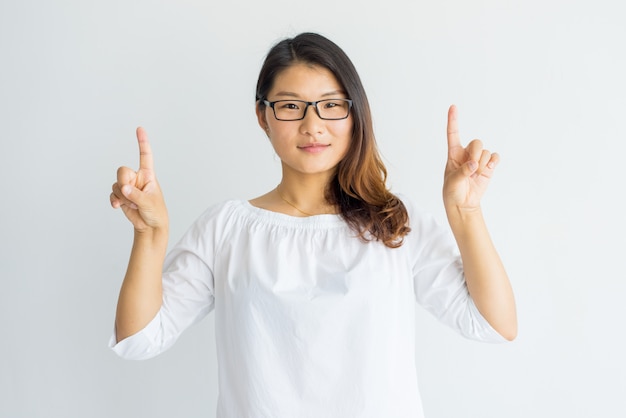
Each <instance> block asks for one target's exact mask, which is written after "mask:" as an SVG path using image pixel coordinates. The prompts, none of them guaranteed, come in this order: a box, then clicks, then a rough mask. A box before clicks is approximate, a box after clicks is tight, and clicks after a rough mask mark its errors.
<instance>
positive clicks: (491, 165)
mask: <svg viewBox="0 0 626 418" xmlns="http://www.w3.org/2000/svg"><path fill="white" fill-rule="evenodd" d="M447 137H448V160H447V164H446V169H445V174H444V186H443V200H444V206H445V209H446V214H447V217H448V222H449V223H450V227H451V229H452V232H453V234H454V237H455V239H456V241H457V245H458V247H459V250H460V253H461V258H462V260H463V269H464V271H465V279H466V282H467V287H468V290H469V293H470V295H471V297H472V299H473V300H474V303H475V304H476V307H477V308H478V310H479V311H480V313H481V314H482V315H483V316H484V317H485V319H486V320H487V321H488V322H489V324H490V325H491V326H492V327H493V328H494V329H495V330H496V331H498V333H500V334H501V335H502V336H503V337H504V338H506V339H507V340H513V339H515V337H516V336H517V313H516V308H515V298H514V296H513V290H512V287H511V283H510V281H509V278H508V275H507V273H506V270H505V268H504V265H503V264H502V261H501V260H500V256H499V255H498V252H497V251H496V249H495V247H494V245H493V242H492V240H491V237H490V235H489V231H488V229H487V225H486V223H485V220H484V218H483V214H482V210H481V207H480V200H481V198H482V196H483V194H484V193H485V191H486V189H487V186H488V185H489V181H490V179H491V177H492V176H493V173H494V170H495V168H496V166H497V164H498V162H499V161H500V157H499V156H498V154H496V153H491V152H489V151H488V150H486V149H484V148H483V144H482V142H481V141H480V140H477V139H475V140H473V141H471V142H470V143H469V144H468V145H467V147H463V146H462V145H461V140H460V137H459V130H458V122H457V109H456V106H454V105H453V106H451V107H450V110H449V111H448V133H447Z"/></svg>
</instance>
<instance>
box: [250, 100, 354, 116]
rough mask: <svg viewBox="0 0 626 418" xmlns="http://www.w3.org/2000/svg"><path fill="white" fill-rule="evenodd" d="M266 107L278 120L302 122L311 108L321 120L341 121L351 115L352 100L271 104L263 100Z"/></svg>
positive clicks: (293, 101) (279, 102) (276, 102)
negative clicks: (270, 109) (310, 107)
mask: <svg viewBox="0 0 626 418" xmlns="http://www.w3.org/2000/svg"><path fill="white" fill-rule="evenodd" d="M262 102H263V103H264V104H265V106H269V107H271V108H272V110H273V111H274V117H275V118H276V119H277V120H302V119H304V117H305V116H306V111H307V109H308V108H309V106H313V107H314V108H315V112H316V113H317V116H319V117H320V119H324V120H341V119H345V118H347V117H348V116H349V115H350V109H352V100H350V99H324V100H318V101H316V102H307V101H305V100H277V101H275V102H270V101H267V100H262Z"/></svg>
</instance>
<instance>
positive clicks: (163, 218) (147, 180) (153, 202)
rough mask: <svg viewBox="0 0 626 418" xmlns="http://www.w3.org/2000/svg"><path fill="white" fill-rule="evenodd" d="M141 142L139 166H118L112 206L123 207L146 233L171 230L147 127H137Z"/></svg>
mask: <svg viewBox="0 0 626 418" xmlns="http://www.w3.org/2000/svg"><path fill="white" fill-rule="evenodd" d="M137 142H138V143H139V170H137V171H135V170H133V169H131V168H128V167H120V168H118V169H117V181H116V182H115V183H113V192H112V193H111V197H110V199H111V206H112V207H113V208H115V209H117V208H122V211H123V212H124V215H126V217H127V218H128V220H129V221H130V222H131V223H132V224H133V226H134V227H135V231H137V232H140V233H143V232H150V231H157V230H165V231H166V230H167V228H168V223H169V220H168V215H167V208H166V206H165V200H164V199H163V193H162V192H161V187H160V186H159V183H158V182H157V179H156V175H155V173H154V161H153V159H152V149H151V148H150V142H148V136H147V135H146V131H145V130H144V129H143V128H141V127H139V128H137Z"/></svg>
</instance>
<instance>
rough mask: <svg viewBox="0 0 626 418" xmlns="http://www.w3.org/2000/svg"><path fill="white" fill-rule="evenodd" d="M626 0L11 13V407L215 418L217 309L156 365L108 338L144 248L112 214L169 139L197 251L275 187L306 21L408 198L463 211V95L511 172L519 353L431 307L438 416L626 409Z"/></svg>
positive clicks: (7, 65) (1, 253)
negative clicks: (117, 193)
mask: <svg viewBox="0 0 626 418" xmlns="http://www.w3.org/2000/svg"><path fill="white" fill-rule="evenodd" d="M621 7H623V6H621V2H619V1H617V0H615V1H602V0H600V1H595V2H583V1H551V0H543V1H539V0H529V1H524V2H516V1H512V0H500V1H496V0H483V1H463V0H443V1H437V2H434V1H428V2H427V1H422V0H415V1H408V0H406V1H399V0H387V1H362V0H360V1H356V0H350V1H327V0H317V1H313V2H294V1H274V2H271V1H264V2H256V1H248V2H238V1H233V2H209V1H192V0H186V1H147V0H143V1H139V0H137V1H119V0H112V1H106V2H104V1H99V2H98V1H78V0H74V1H72V0H65V1H61V0H57V1H42V0H22V1H19V2H16V1H13V2H11V1H8V0H2V1H1V2H0V60H1V62H0V141H1V142H0V144H1V149H0V196H1V198H2V204H1V205H0V211H1V212H0V213H1V216H0V278H1V280H2V291H1V292H0V416H1V417H7V418H21V417H24V418H26V417H28V418H32V417H77V418H78V417H80V418H83V417H113V416H115V417H137V416H150V417H154V418H158V417H173V416H177V417H183V416H184V417H211V416H214V413H215V401H216V390H217V389H216V381H217V379H216V373H217V371H216V367H217V366H216V362H215V350H214V346H215V344H214V334H213V319H212V317H208V318H207V319H206V320H204V321H203V322H201V324H199V325H197V326H195V327H193V328H191V329H190V330H188V332H187V333H186V334H184V335H183V337H182V338H181V340H179V342H178V343H177V345H176V346H175V347H174V348H173V349H171V350H170V351H169V352H167V353H165V354H163V355H162V356H160V357H158V358H156V359H153V360H150V361H145V362H129V361H124V360H121V359H119V358H117V357H116V356H115V355H114V354H113V353H112V352H111V351H110V350H109V349H108V348H107V340H108V338H109V335H110V333H111V331H112V326H113V319H114V312H115V304H116V299H117V292H118V290H119V286H120V284H121V280H122V277H123V274H124V270H125V265H126V262H127V258H128V253H129V249H130V245H131V240H132V230H131V227H130V224H129V223H128V222H127V221H126V220H125V219H124V217H123V215H122V214H121V212H119V211H114V210H113V209H111V208H110V206H109V192H110V186H111V184H112V183H113V181H114V179H115V170H116V169H117V167H118V166H120V165H129V166H132V167H136V166H137V162H138V150H137V145H136V140H135V136H134V130H135V127H136V126H138V125H142V126H144V127H145V128H146V129H147V131H148V134H149V136H150V138H151V141H152V146H153V151H154V155H155V158H156V169H157V174H158V176H159V179H160V181H161V184H162V187H163V189H164V192H165V194H166V199H167V203H168V208H169V212H170V216H171V239H172V241H174V240H177V239H178V238H179V237H180V236H181V234H182V233H183V232H184V231H185V230H186V228H187V227H188V226H189V224H191V222H192V221H193V220H194V219H195V218H196V217H197V216H198V215H199V214H200V213H201V212H202V211H203V210H204V209H205V208H206V207H207V206H208V205H210V204H213V203H215V202H218V201H221V200H224V199H227V198H252V197H254V196H257V195H259V194H262V193H264V192H266V191H267V190H269V189H271V188H273V187H274V186H275V185H276V183H277V182H278V179H279V162H278V159H277V158H276V157H275V156H274V154H273V152H272V150H271V148H270V146H269V144H268V143H267V140H266V139H265V136H264V135H263V133H262V132H261V130H260V129H259V128H258V127H257V126H256V120H255V116H254V88H255V83H256V76H257V73H258V70H259V68H260V65H261V62H262V60H263V57H264V54H265V53H266V52H267V50H268V49H269V47H270V46H271V45H272V44H274V43H275V42H276V41H277V40H279V39H281V38H283V37H284V36H291V35H295V34H297V33H298V32H301V31H316V32H320V33H322V34H324V35H326V36H328V37H330V38H331V39H333V40H334V41H335V42H337V43H338V44H339V45H340V46H341V47H342V48H343V49H344V50H345V51H346V52H347V53H348V55H349V56H350V57H351V58H352V59H353V61H354V63H355V65H356V66H357V69H358V70H359V72H360V74H361V76H362V79H363V82H364V84H365V87H366V90H367V92H368V94H369V99H370V102H371V105H372V108H373V112H374V122H375V128H376V133H377V137H378V142H379V146H380V149H381V151H382V153H383V155H384V158H385V161H386V163H387V165H388V168H389V180H390V185H391V186H392V188H393V190H394V191H397V192H402V193H405V194H407V195H409V196H410V197H411V198H412V199H414V200H415V201H416V202H418V203H419V204H420V205H421V206H422V207H424V208H425V209H427V210H429V211H431V212H433V213H434V214H435V215H436V216H437V217H439V218H440V219H442V220H443V219H444V218H443V207H442V204H441V199H440V188H441V177H442V176H441V174H442V171H443V164H444V161H445V157H446V155H445V153H446V145H445V122H446V111H447V107H448V106H449V105H450V104H451V103H456V104H457V105H458V106H459V111H460V128H461V134H462V137H463V139H464V140H465V142H467V141H469V140H470V139H473V138H475V137H480V138H481V139H483V140H484V141H485V144H486V145H487V146H488V147H489V148H490V149H492V150H494V151H498V152H499V153H500V154H501V156H502V162H501V164H500V166H499V168H498V170H497V173H496V177H495V179H494V181H493V183H492V186H491V188H490V190H489V191H488V195H487V196H486V198H485V199H484V211H485V212H486V215H487V220H488V224H489V226H490V228H491V231H492V235H493V238H494V240H495V242H496V244H497V246H498V248H499V250H500V252H501V255H502V258H503V259H504V261H505V263H506V265H507V268H508V271H509V274H510V276H511V280H512V282H513V285H514V288H515V291H516V295H517V301H518V311H519V325H520V332H519V337H518V339H517V340H516V341H515V342H514V343H512V344H505V345H496V346H492V345H485V344H480V343H474V342H470V341H466V340H464V339H462V338H461V337H459V336H457V335H456V334H454V333H453V332H451V331H449V330H448V329H446V328H444V327H443V326H441V325H440V324H438V323H436V322H435V321H434V320H433V319H432V318H431V317H430V316H429V315H428V314H427V313H425V312H424V311H423V310H419V313H418V318H417V319H418V329H417V330H416V331H417V333H418V339H419V342H420V344H419V348H418V350H417V352H416V356H417V361H418V365H419V373H420V382H419V383H420V386H421V390H422V395H423V400H424V406H425V410H426V414H427V417H429V418H449V417H476V418H490V417H494V418H495V417H498V418H500V417H533V418H540V417H541V418H544V417H545V418H548V417H550V418H553V417H569V418H575V417H624V416H626V405H625V403H624V400H623V397H624V394H625V393H626V365H625V361H624V354H623V353H625V352H626V340H625V337H624V333H623V330H624V320H625V319H626V308H625V307H624V304H623V299H624V294H625V293H626V280H625V278H626V277H625V274H624V264H625V263H624V250H626V242H625V238H624V237H625V233H626V227H625V221H624V215H623V204H624V190H625V187H624V181H623V178H624V164H622V161H623V159H624V152H625V151H626V147H625V145H624V142H625V141H626V137H625V135H624V130H623V128H622V121H623V119H624V114H625V112H626V98H625V97H626V82H625V81H624V74H626V54H625V52H624V41H626V25H624V22H623V11H622V10H621V9H620V8H621Z"/></svg>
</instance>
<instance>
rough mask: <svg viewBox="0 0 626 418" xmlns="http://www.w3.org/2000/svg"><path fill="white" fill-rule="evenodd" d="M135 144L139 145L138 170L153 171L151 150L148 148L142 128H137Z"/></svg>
mask: <svg viewBox="0 0 626 418" xmlns="http://www.w3.org/2000/svg"><path fill="white" fill-rule="evenodd" d="M137 142H138V143H139V169H140V170H141V169H146V170H153V169H154V161H153V159H152V148H150V142H149V141H148V135H147V134H146V131H145V130H144V129H143V128H142V127H139V128H137Z"/></svg>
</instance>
